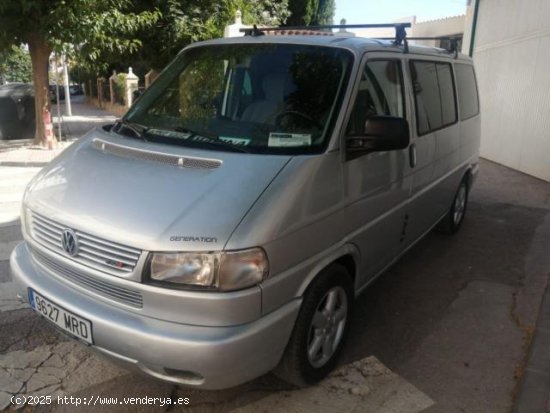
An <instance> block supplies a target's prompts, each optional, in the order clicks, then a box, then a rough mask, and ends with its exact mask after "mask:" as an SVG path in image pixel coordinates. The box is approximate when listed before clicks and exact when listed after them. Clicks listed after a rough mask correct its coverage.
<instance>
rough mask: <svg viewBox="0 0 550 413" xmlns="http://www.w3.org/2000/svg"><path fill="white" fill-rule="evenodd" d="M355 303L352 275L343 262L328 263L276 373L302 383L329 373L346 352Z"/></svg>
mask: <svg viewBox="0 0 550 413" xmlns="http://www.w3.org/2000/svg"><path fill="white" fill-rule="evenodd" d="M352 307H353V286H352V280H351V277H350V275H349V274H348V272H347V270H346V269H345V268H344V267H343V266H341V265H339V264H332V265H330V266H328V267H327V268H325V269H324V270H323V271H321V272H320V273H319V275H318V276H317V278H315V280H314V281H313V282H312V284H311V285H310V286H309V288H308V290H307V292H306V293H305V295H304V300H303V302H302V307H301V309H300V313H299V314H298V318H297V320H296V324H295V325H294V329H293V331H292V335H291V336H290V340H289V343H288V345H287V347H286V350H285V353H284V355H283V358H282V359H281V362H280V363H279V365H278V366H277V367H276V368H275V370H274V373H275V374H276V375H277V376H278V377H280V378H281V379H283V380H284V381H286V382H288V383H291V384H293V385H295V386H298V387H304V386H307V385H310V384H313V383H316V382H318V381H319V380H321V379H323V378H324V377H326V376H327V374H329V373H330V372H331V371H332V370H333V369H334V367H335V365H336V362H337V361H338V357H339V355H340V353H341V352H342V348H343V346H344V343H345V341H346V337H347V333H348V325H349V320H350V318H351V317H350V316H351V312H352Z"/></svg>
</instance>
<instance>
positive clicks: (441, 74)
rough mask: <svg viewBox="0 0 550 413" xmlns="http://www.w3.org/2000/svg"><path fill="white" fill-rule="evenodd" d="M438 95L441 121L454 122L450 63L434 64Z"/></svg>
mask: <svg viewBox="0 0 550 413" xmlns="http://www.w3.org/2000/svg"><path fill="white" fill-rule="evenodd" d="M435 67H436V68H437V81H438V84H439V95H440V96H441V122H442V125H450V124H451V123H455V122H456V101H455V90H454V84H453V73H452V71H451V65H450V64H436V65H435Z"/></svg>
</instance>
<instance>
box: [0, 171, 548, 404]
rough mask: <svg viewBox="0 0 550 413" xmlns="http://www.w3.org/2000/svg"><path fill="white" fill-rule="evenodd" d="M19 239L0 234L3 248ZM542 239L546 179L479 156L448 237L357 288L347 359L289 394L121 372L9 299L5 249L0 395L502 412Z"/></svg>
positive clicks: (542, 273) (516, 373) (434, 238)
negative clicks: (462, 212)
mask: <svg viewBox="0 0 550 413" xmlns="http://www.w3.org/2000/svg"><path fill="white" fill-rule="evenodd" d="M19 236H20V234H19V233H18V231H17V228H13V227H4V228H3V230H2V229H0V242H2V245H3V246H4V250H5V252H7V250H8V249H9V248H11V246H12V245H13V242H12V241H13V238H18V237H19ZM548 245H550V184H548V183H544V182H542V181H539V180H537V179H534V178H531V177H528V176H526V175H523V174H520V173H517V172H514V171H512V170H510V169H507V168H504V167H501V166H498V165H496V164H493V163H490V162H486V161H484V162H483V163H482V168H481V174H480V178H479V180H478V182H477V184H476V186H475V188H474V190H473V192H472V193H471V199H470V208H469V211H468V214H467V217H466V221H465V222H464V226H463V228H462V230H461V232H460V233H459V234H457V235H456V236H453V237H447V236H444V235H441V234H437V233H431V234H429V235H428V236H427V237H426V238H425V239H424V240H422V241H421V242H419V243H418V244H417V245H416V246H415V247H414V248H412V249H411V250H410V251H409V252H408V253H407V254H406V255H405V256H404V257H403V258H402V259H401V260H400V261H399V262H398V263H397V264H396V265H394V266H393V267H392V268H391V269H390V270H389V271H388V272H387V273H386V274H385V275H384V276H383V277H381V278H380V279H379V280H378V281H377V282H376V283H375V284H374V285H373V286H372V287H371V288H369V289H368V291H366V292H365V293H364V294H362V295H361V296H360V297H359V299H358V301H357V307H356V312H355V315H354V318H353V320H352V324H353V325H352V328H353V333H352V335H351V337H350V340H349V342H348V345H347V347H346V349H345V352H344V354H343V360H342V364H343V365H346V366H345V367H343V370H341V371H340V372H339V373H338V374H337V377H335V378H334V377H333V378H331V379H329V380H328V381H327V382H325V383H323V384H322V385H320V386H316V387H314V388H312V389H308V390H302V391H292V389H290V388H288V386H286V385H285V384H284V383H281V382H279V381H278V380H277V379H276V378H274V377H273V376H271V375H267V376H265V377H262V378H260V379H258V380H255V381H254V382H252V383H249V384H247V385H244V386H240V387H238V388H235V389H230V390H227V391H220V392H205V391H196V390H189V389H185V388H180V387H176V386H172V385H168V384H165V383H161V382H157V381H154V380H151V379H148V378H144V377H142V376H138V375H134V374H128V373H126V372H125V371H124V370H120V369H118V368H117V367H115V366H113V365H112V364H110V363H107V362H105V361H103V360H102V359H100V358H98V357H97V356H95V355H93V354H92V353H90V352H89V351H88V350H87V349H85V348H83V347H82V346H80V345H77V344H75V343H72V342H71V341H67V340H66V339H64V338H63V337H61V336H59V335H58V333H57V332H56V331H54V330H53V329H52V328H51V327H50V326H49V325H48V324H47V323H45V322H44V321H43V320H41V319H40V318H39V317H38V316H36V315H35V314H33V313H32V312H31V310H29V309H26V308H18V307H17V303H16V302H12V301H8V300H7V298H8V297H9V295H10V294H9V289H10V288H11V287H10V284H9V283H6V282H5V281H8V278H7V275H6V269H7V267H6V264H5V262H4V263H1V260H2V259H5V258H6V255H5V253H4V255H3V256H2V257H0V282H4V283H3V284H0V292H1V297H0V331H1V332H2V334H0V400H1V396H2V392H4V396H7V395H9V394H10V393H18V392H19V393H34V394H53V395H54V396H55V395H67V394H70V395H73V396H79V397H82V398H84V397H90V396H101V397H120V398H122V397H125V396H126V397H128V396H131V397H143V396H150V397H162V398H170V399H169V400H171V401H172V400H177V399H178V398H181V399H183V398H189V401H190V404H189V405H170V406H166V405H165V406H160V405H159V404H158V403H157V404H156V405H155V406H119V407H121V408H124V409H128V410H130V408H132V410H135V408H136V407H138V408H139V410H141V411H151V410H162V411H164V410H171V411H180V410H181V411H183V410H185V411H201V412H208V411H216V412H217V411H229V410H231V409H237V410H238V411H244V412H252V411H254V412H256V411H270V412H271V411H285V412H286V411H304V412H305V411H311V410H316V411H333V409H334V408H335V407H336V406H339V409H340V410H341V411H343V412H345V411H364V412H377V413H378V412H393V413H396V412H402V413H412V412H418V411H425V412H430V413H434V412H442V413H443V412H445V413H448V412H451V413H452V412H468V413H475V412H483V413H485V412H509V411H510V409H511V406H512V403H513V397H514V392H515V389H516V385H517V380H518V377H520V376H521V374H522V369H523V367H524V363H525V357H526V349H527V348H528V345H529V342H530V339H531V335H532V332H533V328H534V326H535V323H536V316H537V311H538V308H539V305H540V299H541V296H542V294H543V292H544V289H545V288H546V283H547V280H548V273H549V268H550V254H548V251H547V246H548ZM351 362H356V363H355V364H352V365H349V364H348V363H351ZM6 373H9V374H6ZM354 380H357V381H354ZM350 383H351V384H350ZM73 408H74V406H68V405H57V404H54V405H52V406H50V407H49V408H46V407H42V408H41V409H39V410H43V409H44V410H50V409H53V410H56V411H72V409H73ZM94 409H95V410H103V411H111V410H112V409H111V407H110V406H102V407H101V408H100V407H98V406H96V407H95V408H94Z"/></svg>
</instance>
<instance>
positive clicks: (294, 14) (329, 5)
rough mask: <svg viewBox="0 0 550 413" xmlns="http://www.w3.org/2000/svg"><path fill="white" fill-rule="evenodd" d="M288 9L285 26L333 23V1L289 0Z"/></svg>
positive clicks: (334, 7)
mask: <svg viewBox="0 0 550 413" xmlns="http://www.w3.org/2000/svg"><path fill="white" fill-rule="evenodd" d="M288 9H289V11H290V13H291V15H290V17H289V18H288V20H287V22H286V24H287V26H317V25H324V24H332V23H333V21H334V12H335V9H336V6H335V2H334V0H289V3H288Z"/></svg>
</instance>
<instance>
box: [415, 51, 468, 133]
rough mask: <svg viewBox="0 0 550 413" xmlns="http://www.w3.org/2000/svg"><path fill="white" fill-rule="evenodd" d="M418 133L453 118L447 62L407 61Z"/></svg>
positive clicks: (453, 100)
mask: <svg viewBox="0 0 550 413" xmlns="http://www.w3.org/2000/svg"><path fill="white" fill-rule="evenodd" d="M411 76H412V82H413V90H414V100H415V107H416V123H417V130H418V135H425V134H426V133H429V132H433V131H435V130H438V129H441V128H444V127H446V126H449V125H452V124H453V123H455V122H456V121H457V113H456V99H455V89H454V83H453V73H452V67H451V65H450V64H449V63H438V62H424V61H412V62H411Z"/></svg>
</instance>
